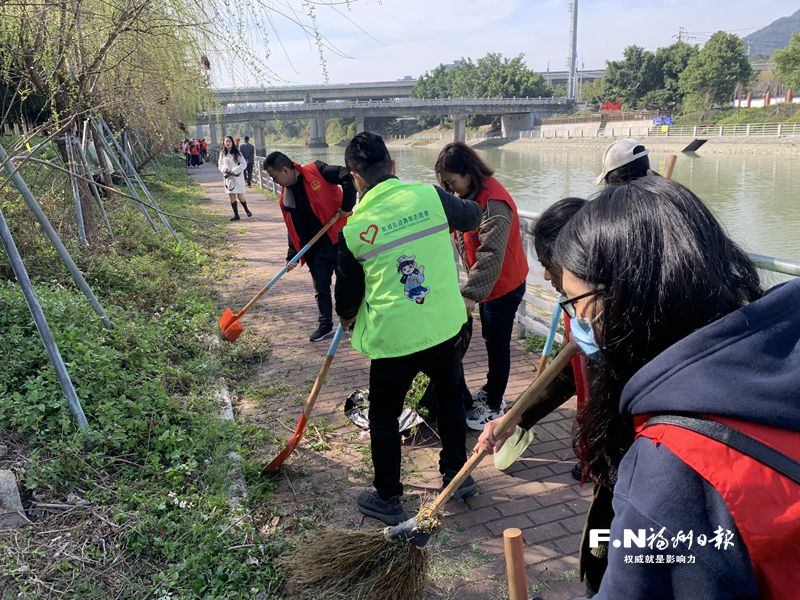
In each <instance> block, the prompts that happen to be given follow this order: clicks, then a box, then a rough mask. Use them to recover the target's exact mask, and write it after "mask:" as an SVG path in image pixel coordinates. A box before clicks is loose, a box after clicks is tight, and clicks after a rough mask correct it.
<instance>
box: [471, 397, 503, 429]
mask: <svg viewBox="0 0 800 600" xmlns="http://www.w3.org/2000/svg"><path fill="white" fill-rule="evenodd" d="M504 414H506V401H505V400H503V401H502V402H501V403H500V408H499V409H498V410H492V409H491V408H489V406H488V405H487V404H485V403H480V404H478V405H476V406H475V408H473V409H472V410H471V411H469V412H468V413H467V427H469V428H470V429H472V430H473V431H483V427H484V425H486V423H488V422H489V421H494V420H495V419H499V418H500V417H502V416H503V415H504Z"/></svg>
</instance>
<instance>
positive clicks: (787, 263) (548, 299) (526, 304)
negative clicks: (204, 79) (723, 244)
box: [254, 156, 800, 343]
mask: <svg viewBox="0 0 800 600" xmlns="http://www.w3.org/2000/svg"><path fill="white" fill-rule="evenodd" d="M255 162H256V164H255V168H254V182H255V183H256V184H258V186H259V187H260V188H262V189H265V190H269V191H270V192H272V193H273V194H275V195H276V196H277V195H278V194H280V185H278V184H277V183H275V180H274V179H272V177H270V176H269V175H268V174H267V172H266V171H263V170H262V168H261V165H262V164H263V162H264V157H263V156H255ZM518 212H519V218H520V228H521V230H522V244H523V246H524V248H525V255H526V256H527V257H528V265H529V266H530V270H529V272H528V278H527V282H526V290H525V295H524V296H523V298H522V302H521V303H520V306H519V310H518V311H517V319H516V321H517V325H518V327H517V333H518V336H519V337H520V338H524V337H525V335H526V334H527V333H528V332H531V333H536V334H539V335H543V336H546V335H547V332H548V330H549V328H550V321H551V319H552V318H553V307H554V306H555V301H556V292H555V290H554V289H553V286H552V285H550V283H549V282H548V281H547V280H545V278H544V269H543V268H542V266H541V264H539V261H538V259H537V258H536V251H535V250H534V244H533V226H534V225H535V224H536V221H537V220H538V219H539V216H540V213H537V212H532V211H527V210H520V211H518ZM750 258H751V259H752V261H753V262H754V263H755V265H756V266H757V267H758V268H759V269H763V270H765V271H771V272H773V273H781V274H784V275H791V276H794V277H800V261H796V260H788V259H783V258H775V257H774V256H766V255H763V254H750ZM459 269H461V267H460V266H459ZM462 273H463V272H462ZM556 341H557V342H559V343H561V342H562V341H563V340H562V338H561V335H560V334H557V335H556Z"/></svg>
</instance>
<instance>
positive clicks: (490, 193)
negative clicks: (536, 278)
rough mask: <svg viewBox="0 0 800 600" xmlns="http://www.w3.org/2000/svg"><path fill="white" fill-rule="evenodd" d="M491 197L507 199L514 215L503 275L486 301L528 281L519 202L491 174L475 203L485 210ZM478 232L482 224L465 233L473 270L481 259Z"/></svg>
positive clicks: (466, 250) (466, 246) (502, 270)
mask: <svg viewBox="0 0 800 600" xmlns="http://www.w3.org/2000/svg"><path fill="white" fill-rule="evenodd" d="M489 200H499V201H501V202H505V203H506V204H508V206H510V207H511V212H512V214H513V218H512V220H511V230H510V231H509V232H508V245H507V246H506V255H505V257H504V258H503V266H502V268H501V270H500V276H499V277H498V278H497V281H496V282H495V284H494V287H493V288H492V291H491V292H490V293H489V295H488V296H487V297H486V300H494V299H495V298H499V297H500V296H504V295H505V294H507V293H509V292H511V291H513V290H515V289H517V288H518V287H519V286H520V285H522V284H523V283H524V282H525V279H526V278H527V276H528V259H527V258H525V248H523V246H522V235H521V234H520V231H519V215H518V214H517V205H516V204H514V199H513V198H512V197H511V194H509V193H508V192H507V191H506V189H505V188H504V187H503V186H502V185H500V182H499V181H497V179H495V178H494V177H489V178H488V179H487V180H486V181H485V182H484V184H483V189H481V191H480V192H478V194H477V195H476V196H475V202H477V203H478V205H479V206H480V207H481V210H486V205H487V203H488V202H489ZM479 233H480V227H478V228H477V229H474V230H473V231H469V232H467V233H465V234H464V250H465V252H466V255H467V266H468V267H469V268H470V269H471V268H472V266H473V265H474V264H475V262H476V261H477V260H478V259H477V252H478V246H480V240H479V239H478V234H479Z"/></svg>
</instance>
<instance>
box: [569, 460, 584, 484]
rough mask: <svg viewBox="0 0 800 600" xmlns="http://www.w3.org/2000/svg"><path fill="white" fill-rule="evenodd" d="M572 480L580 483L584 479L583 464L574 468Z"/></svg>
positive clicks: (578, 464)
mask: <svg viewBox="0 0 800 600" xmlns="http://www.w3.org/2000/svg"><path fill="white" fill-rule="evenodd" d="M572 478H573V479H574V480H575V481H580V480H581V479H582V478H583V471H582V469H581V463H577V464H576V465H575V466H574V467H572Z"/></svg>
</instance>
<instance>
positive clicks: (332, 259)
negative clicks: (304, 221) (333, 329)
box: [305, 240, 339, 325]
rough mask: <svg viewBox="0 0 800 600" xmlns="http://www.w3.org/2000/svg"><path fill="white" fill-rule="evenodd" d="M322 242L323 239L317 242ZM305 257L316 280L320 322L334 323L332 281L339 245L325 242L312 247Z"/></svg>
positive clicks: (315, 291)
mask: <svg viewBox="0 0 800 600" xmlns="http://www.w3.org/2000/svg"><path fill="white" fill-rule="evenodd" d="M320 242H322V240H320V241H319V242H317V244H319V243H320ZM323 243H324V242H323ZM305 258H306V263H307V264H308V270H309V271H311V279H312V280H313V281H314V298H316V300H317V309H319V324H320V325H333V300H332V299H331V281H332V278H333V272H334V271H335V270H336V264H337V262H338V260H339V249H338V246H334V245H332V244H325V245H323V246H315V247H312V248H311V250H309V251H308V253H307V254H306V256H305Z"/></svg>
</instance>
